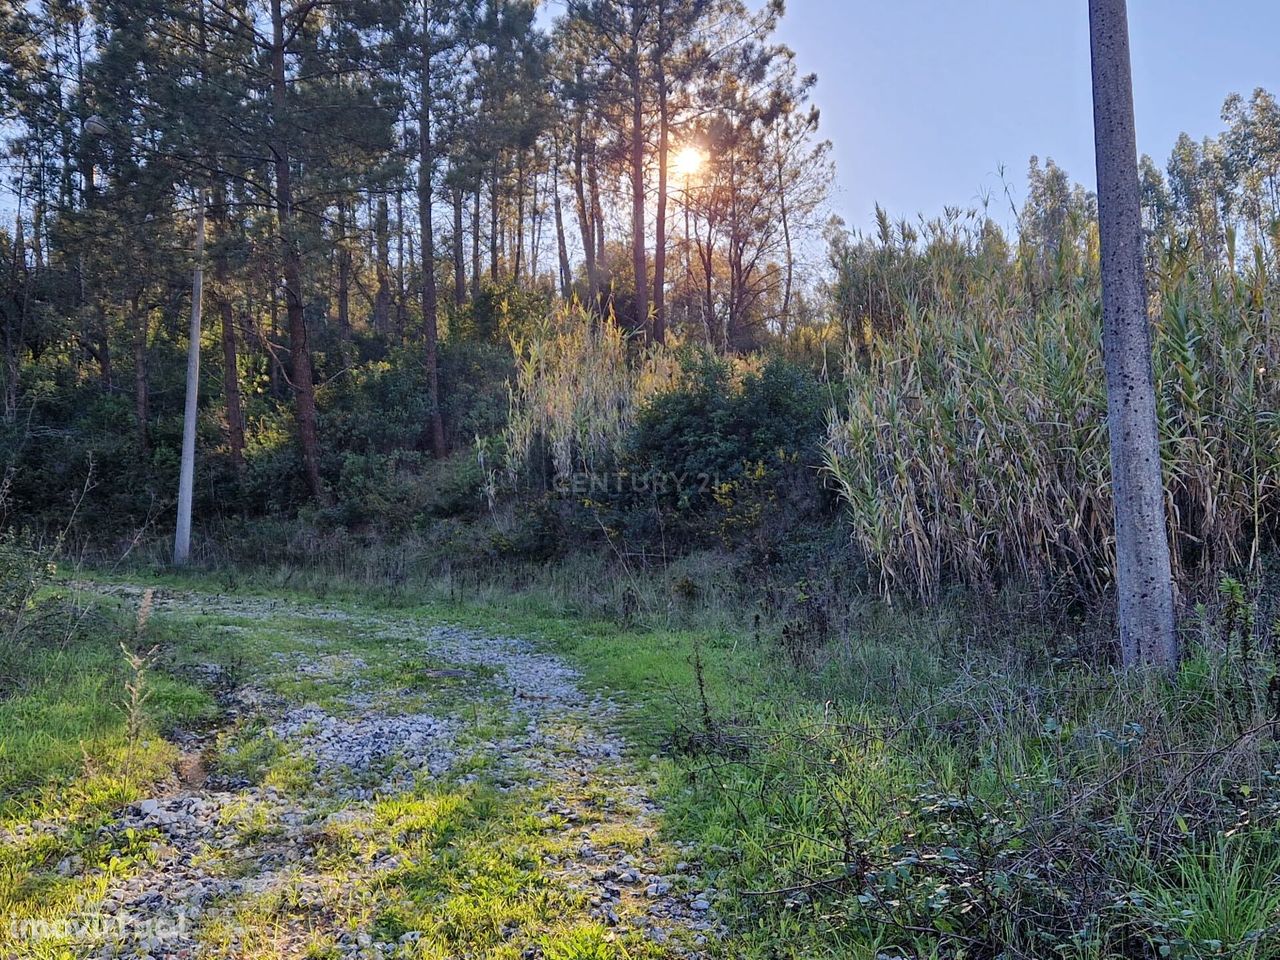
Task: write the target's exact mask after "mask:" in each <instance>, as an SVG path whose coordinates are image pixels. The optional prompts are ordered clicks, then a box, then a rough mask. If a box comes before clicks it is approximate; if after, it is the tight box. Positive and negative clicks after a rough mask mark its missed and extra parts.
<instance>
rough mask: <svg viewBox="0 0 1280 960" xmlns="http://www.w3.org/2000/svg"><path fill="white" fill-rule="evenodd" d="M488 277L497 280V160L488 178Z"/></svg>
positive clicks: (495, 281)
mask: <svg viewBox="0 0 1280 960" xmlns="http://www.w3.org/2000/svg"><path fill="white" fill-rule="evenodd" d="M489 279H490V280H492V281H493V282H494V283H497V282H498V161H497V160H495V161H494V162H493V171H492V173H491V176H490V180H489Z"/></svg>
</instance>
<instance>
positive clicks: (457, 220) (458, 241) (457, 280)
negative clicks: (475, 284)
mask: <svg viewBox="0 0 1280 960" xmlns="http://www.w3.org/2000/svg"><path fill="white" fill-rule="evenodd" d="M466 303H467V265H466V258H465V256H464V253H463V236H462V187H461V186H460V185H458V186H455V187H454V188H453V305H454V306H455V307H457V308H458V310H461V309H462V308H463V307H464V306H465V305H466Z"/></svg>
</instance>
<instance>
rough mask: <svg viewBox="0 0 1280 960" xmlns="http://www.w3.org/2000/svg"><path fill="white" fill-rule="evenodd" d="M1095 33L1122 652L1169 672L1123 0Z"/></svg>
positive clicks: (1159, 482) (1130, 662)
mask: <svg viewBox="0 0 1280 960" xmlns="http://www.w3.org/2000/svg"><path fill="white" fill-rule="evenodd" d="M1089 35H1090V41H1091V47H1092V52H1093V127H1094V139H1095V143H1096V151H1097V163H1098V226H1099V232H1100V235H1101V241H1102V348H1103V355H1104V358H1105V366H1106V378H1107V421H1108V426H1109V427H1110V431H1111V487H1112V496H1113V497H1114V500H1115V521H1116V593H1117V597H1118V602H1119V611H1118V613H1119V625H1120V657H1121V662H1122V663H1123V665H1124V666H1125V667H1126V668H1133V667H1146V668H1154V669H1159V670H1163V671H1165V672H1166V673H1172V672H1173V671H1174V670H1175V669H1176V668H1177V665H1178V641H1177V635H1176V633H1175V631H1174V615H1173V575H1172V572H1171V568H1170V562H1169V537H1168V531H1167V527H1166V521H1165V503H1164V480H1163V477H1162V474H1161V469H1160V432H1159V427H1158V425H1157V423H1156V392H1155V377H1154V374H1153V373H1152V369H1151V323H1150V320H1149V319H1148V317H1147V288H1146V277H1145V276H1144V272H1143V237H1142V208H1141V204H1140V194H1139V188H1138V148H1137V137H1136V135H1135V132H1134V119H1133V77H1132V74H1131V66H1130V59H1129V18H1128V11H1127V9H1126V6H1125V0H1089Z"/></svg>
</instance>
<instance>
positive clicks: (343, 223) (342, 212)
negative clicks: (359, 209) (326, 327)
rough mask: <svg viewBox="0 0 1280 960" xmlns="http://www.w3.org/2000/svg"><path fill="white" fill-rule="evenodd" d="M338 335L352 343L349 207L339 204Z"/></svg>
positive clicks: (345, 341)
mask: <svg viewBox="0 0 1280 960" xmlns="http://www.w3.org/2000/svg"><path fill="white" fill-rule="evenodd" d="M337 246H338V334H339V336H341V337H342V342H343V343H349V342H350V341H351V250H350V248H349V247H348V246H347V205H346V203H345V202H339V203H338V245H337Z"/></svg>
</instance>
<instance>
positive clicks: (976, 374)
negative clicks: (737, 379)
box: [825, 255, 1280, 599]
mask: <svg viewBox="0 0 1280 960" xmlns="http://www.w3.org/2000/svg"><path fill="white" fill-rule="evenodd" d="M1025 275H1026V272H1025V271H996V272H995V273H993V274H990V275H988V276H987V277H986V278H985V279H982V278H979V279H978V280H976V281H975V278H974V277H972V276H970V277H968V278H967V280H966V281H965V282H966V289H965V290H964V291H963V293H960V292H957V293H956V294H955V295H952V296H941V297H940V296H933V297H931V298H930V301H929V302H930V305H929V306H927V307H925V308H917V307H915V306H913V305H912V303H911V301H907V302H906V304H905V306H904V309H903V314H902V317H901V320H900V322H899V323H898V324H897V325H896V328H895V329H894V330H893V331H892V332H891V333H889V334H888V335H886V336H883V337H881V338H879V339H877V340H876V341H875V342H874V343H872V344H871V345H870V347H869V349H868V348H864V349H863V353H862V356H861V358H860V362H855V363H854V364H853V365H851V367H850V369H849V371H848V375H847V400H848V403H847V406H846V407H845V408H844V409H842V410H840V411H838V412H833V413H832V415H831V418H830V423H829V429H828V435H827V440H826V451H825V460H826V464H825V472H826V475H827V476H828V478H829V479H830V480H831V481H832V482H833V484H834V486H835V487H836V489H837V490H838V492H839V494H840V495H841V497H842V498H843V500H844V503H845V505H846V507H847V511H846V513H847V516H848V519H849V522H850V524H851V527H852V532H853V536H854V538H855V540H856V541H857V542H858V543H859V544H860V545H861V547H862V548H863V550H864V551H865V553H866V555H867V557H868V559H869V561H870V563H871V564H872V567H873V569H874V571H875V572H876V574H877V575H878V577H879V580H880V584H881V587H882V589H883V590H884V591H885V592H886V593H887V594H891V593H893V592H906V593H909V594H913V595H915V596H918V597H921V598H925V599H928V598H932V597H935V596H936V595H937V594H938V592H939V591H940V590H941V589H942V588H943V587H944V586H945V585H946V584H947V583H948V582H951V581H959V582H962V583H965V584H969V585H984V584H997V583H1000V582H1002V581H1006V580H1011V579H1017V580H1025V581H1029V582H1031V583H1033V584H1036V585H1039V586H1041V587H1045V588H1048V589H1051V590H1059V589H1065V590H1068V591H1071V592H1074V593H1076V594H1079V595H1096V594H1098V593H1099V592H1101V591H1104V590H1105V589H1107V588H1108V587H1109V585H1110V583H1111V577H1112V568H1111V564H1112V554H1113V522H1112V499H1111V486H1110V468H1109V439H1108V432H1107V421H1106V416H1107V404H1106V394H1105V389H1104V384H1103V368H1102V356H1101V347H1100V344H1101V332H1100V317H1099V306H1098V286H1097V282H1096V274H1095V273H1094V272H1093V271H1092V270H1089V271H1088V272H1087V274H1085V275H1077V276H1075V277H1074V278H1073V279H1070V280H1069V282H1057V283H1053V284H1050V285H1049V286H1048V287H1047V288H1046V289H1041V288H1032V287H1031V285H1029V284H1027V283H1026V282H1025V281H1024V280H1023V279H1022V277H1024V276H1025ZM1059 280H1061V278H1060V277H1059ZM1155 286H1156V290H1155V291H1154V296H1153V314H1154V319H1155V342H1154V354H1155V374H1156V380H1157V395H1158V416H1159V419H1160V433H1161V440H1162V459H1163V466H1164V474H1165V484H1166V490H1167V491H1168V494H1167V495H1168V506H1169V516H1170V522H1169V535H1170V538H1171V543H1172V545H1173V556H1174V564H1175V576H1176V577H1177V579H1178V582H1179V584H1180V585H1181V586H1182V587H1183V588H1184V590H1194V589H1196V588H1198V587H1199V586H1202V585H1203V578H1205V577H1207V576H1212V575H1213V574H1214V573H1215V572H1217V571H1219V570H1222V569H1230V568H1236V569H1238V568H1241V567H1245V566H1248V565H1250V564H1252V563H1254V562H1256V561H1257V559H1258V554H1259V551H1260V550H1262V549H1263V548H1265V547H1267V546H1269V545H1270V544H1271V542H1272V538H1273V535H1274V533H1275V530H1276V519H1275V518H1276V510H1277V507H1278V506H1280V503H1278V502H1277V500H1278V492H1277V480H1278V478H1280V418H1278V416H1277V411H1278V410H1280V368H1277V366H1276V361H1277V357H1276V353H1277V351H1278V350H1280V338H1278V334H1280V329H1278V327H1277V324H1278V322H1280V320H1278V318H1277V310H1278V308H1280V296H1278V295H1277V290H1276V287H1275V284H1274V282H1271V283H1270V284H1269V283H1268V278H1267V273H1266V270H1265V265H1264V262H1263V261H1262V260H1261V259H1258V260H1257V261H1256V262H1255V264H1254V266H1253V268H1252V269H1251V270H1249V271H1244V272H1239V273H1232V272H1227V271H1221V272H1220V274H1219V275H1217V276H1207V275H1202V274H1197V273H1196V272H1195V270H1194V269H1193V268H1192V267H1191V266H1190V264H1189V262H1188V261H1187V260H1185V259H1179V258H1178V256H1176V255H1169V256H1168V257H1166V260H1165V262H1164V264H1163V265H1162V269H1160V270H1159V271H1158V273H1157V282H1156V284H1155ZM851 355H852V351H851Z"/></svg>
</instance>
